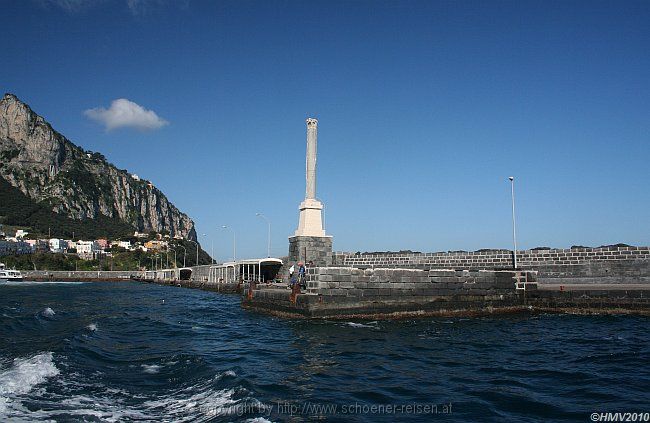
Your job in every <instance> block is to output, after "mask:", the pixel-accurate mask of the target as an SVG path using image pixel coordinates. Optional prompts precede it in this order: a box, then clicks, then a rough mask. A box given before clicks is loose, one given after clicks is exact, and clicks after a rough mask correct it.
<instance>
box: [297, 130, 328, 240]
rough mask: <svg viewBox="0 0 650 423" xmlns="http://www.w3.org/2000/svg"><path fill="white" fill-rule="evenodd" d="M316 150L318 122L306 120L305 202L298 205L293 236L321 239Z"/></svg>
mask: <svg viewBox="0 0 650 423" xmlns="http://www.w3.org/2000/svg"><path fill="white" fill-rule="evenodd" d="M317 148H318V121H317V120H316V119H313V118H308V119H307V158H306V166H305V177H306V187H305V200H304V201H303V202H302V203H300V221H299V223H298V229H297V230H296V233H295V234H294V236H312V237H313V236H316V237H323V236H326V235H325V230H324V229H323V213H322V211H323V203H321V202H320V201H318V200H317V199H316V151H317Z"/></svg>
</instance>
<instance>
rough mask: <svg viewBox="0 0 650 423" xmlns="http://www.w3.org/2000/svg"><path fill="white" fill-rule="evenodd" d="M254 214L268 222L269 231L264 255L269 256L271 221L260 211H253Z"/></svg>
mask: <svg viewBox="0 0 650 423" xmlns="http://www.w3.org/2000/svg"><path fill="white" fill-rule="evenodd" d="M255 216H258V217H261V218H262V219H264V220H266V223H267V224H268V227H269V233H268V237H267V238H268V242H267V244H268V245H267V247H266V256H267V257H271V221H270V220H269V219H268V218H267V217H266V216H264V215H263V214H262V213H259V212H258V213H255Z"/></svg>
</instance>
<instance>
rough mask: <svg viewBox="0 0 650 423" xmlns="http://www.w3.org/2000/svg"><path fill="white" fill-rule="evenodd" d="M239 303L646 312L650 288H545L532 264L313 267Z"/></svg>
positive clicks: (401, 313) (348, 314)
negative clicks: (293, 287)
mask: <svg viewBox="0 0 650 423" xmlns="http://www.w3.org/2000/svg"><path fill="white" fill-rule="evenodd" d="M524 288H525V289H524ZM618 288H621V287H620V286H619V287H618ZM242 306H243V307H245V308H249V309H252V310H257V311H262V312H267V313H271V314H276V315H282V316H288V317H307V318H328V319H349V318H371V319H376V318H399V317H411V316H428V315H453V314H466V315H476V314H491V313H505V312H516V311H522V310H534V309H538V310H541V311H560V312H579V313H592V312H616V313H618V312H623V313H639V314H648V312H649V311H650V287H649V286H641V287H639V286H636V287H635V288H634V289H612V287H611V285H608V286H604V287H600V288H599V289H593V290H582V291H574V290H572V289H571V288H567V289H566V290H564V289H562V290H548V289H538V284H537V272H535V271H514V270H500V271H494V270H446V269H433V270H416V269H358V268H349V267H321V268H311V269H308V271H307V289H306V290H305V291H304V292H303V293H300V294H297V295H296V294H295V293H292V292H291V291H290V290H288V289H286V288H280V287H277V286H273V285H261V286H254V287H252V288H251V287H250V286H246V287H245V289H244V295H243V297H242Z"/></svg>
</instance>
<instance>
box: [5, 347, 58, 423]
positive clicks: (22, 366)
mask: <svg viewBox="0 0 650 423" xmlns="http://www.w3.org/2000/svg"><path fill="white" fill-rule="evenodd" d="M58 374H59V369H57V367H56V366H55V365H54V361H53V359H52V353H51V352H46V353H41V354H37V355H35V356H33V357H30V358H16V359H14V362H13V364H12V366H11V367H10V368H9V369H5V370H3V371H2V373H0V415H2V414H4V413H5V412H6V411H7V410H8V409H9V408H11V406H12V404H13V400H14V398H15V397H16V396H20V395H23V394H26V393H28V392H30V391H31V390H32V388H34V387H35V386H36V385H38V384H40V383H43V382H45V381H46V380H47V379H48V378H50V377H53V376H56V375H58Z"/></svg>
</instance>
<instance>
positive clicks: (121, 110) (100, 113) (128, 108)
mask: <svg viewBox="0 0 650 423" xmlns="http://www.w3.org/2000/svg"><path fill="white" fill-rule="evenodd" d="M84 115H86V116H87V117H88V118H90V119H92V120H94V121H96V122H99V123H101V124H102V125H104V126H105V127H106V130H107V131H110V130H113V129H118V128H135V129H139V130H141V131H147V130H153V129H160V128H162V127H163V126H165V125H168V124H169V122H167V121H166V120H164V119H162V118H161V117H160V116H158V115H157V114H156V112H154V111H153V110H147V109H145V108H144V107H142V106H140V105H139V104H137V103H134V102H132V101H130V100H127V99H126V98H118V99H117V100H113V102H112V103H111V107H109V108H108V109H105V108H104V107H96V108H94V109H88V110H86V111H85V112H84Z"/></svg>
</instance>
